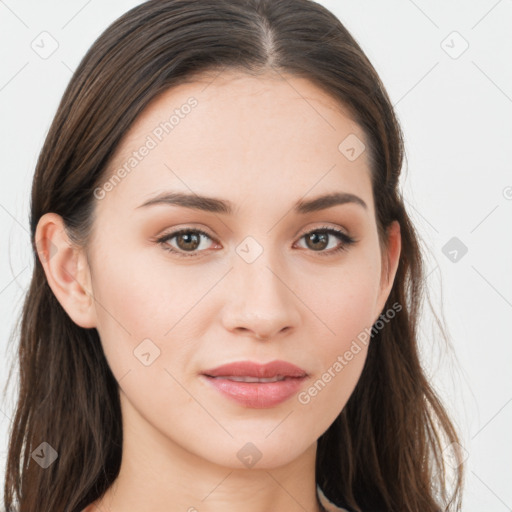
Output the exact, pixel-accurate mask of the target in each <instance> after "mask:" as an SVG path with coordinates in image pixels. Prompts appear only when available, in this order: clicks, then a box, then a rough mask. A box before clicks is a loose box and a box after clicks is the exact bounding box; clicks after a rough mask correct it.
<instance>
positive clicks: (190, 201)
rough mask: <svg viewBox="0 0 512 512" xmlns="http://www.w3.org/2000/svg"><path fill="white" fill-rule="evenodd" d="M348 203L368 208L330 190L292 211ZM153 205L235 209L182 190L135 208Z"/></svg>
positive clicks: (355, 198) (215, 210)
mask: <svg viewBox="0 0 512 512" xmlns="http://www.w3.org/2000/svg"><path fill="white" fill-rule="evenodd" d="M348 203H351V204H358V205H360V206H362V207H363V208H364V209H365V210H366V209H368V206H367V204H366V203H365V202H364V201H363V200H362V199H361V198H360V197H359V196H356V195H354V194H350V193H348V192H332V193H330V194H324V195H321V196H318V197H315V198H314V199H309V200H307V201H303V200H299V201H297V202H296V203H295V205H294V211H295V213H298V214H307V213H311V212H316V211H320V210H325V209H327V208H331V207H333V206H337V205H340V204H348ZM154 205H173V206H182V207H184V208H191V209H193V210H202V211H205V212H212V213H224V214H226V215H232V214H233V213H234V211H235V208H234V204H233V203H232V202H231V201H228V200H225V199H218V198H216V197H206V196H199V195H197V194H188V193H184V192H162V193H161V194H159V195H157V196H156V197H153V198H152V199H149V200H148V201H146V202H145V203H143V204H141V205H140V206H138V207H137V209H138V208H145V207H148V206H154Z"/></svg>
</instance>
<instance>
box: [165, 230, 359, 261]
mask: <svg viewBox="0 0 512 512" xmlns="http://www.w3.org/2000/svg"><path fill="white" fill-rule="evenodd" d="M184 233H199V234H201V235H204V236H206V237H207V238H209V239H210V240H213V241H214V242H216V240H215V239H213V238H212V237H211V236H210V235H209V234H208V233H206V232H205V231H203V230H201V229H197V228H194V229H192V228H185V229H180V230H178V231H174V232H172V233H168V234H166V235H163V236H162V237H160V238H157V239H156V242H158V243H159V244H161V245H162V246H163V249H164V250H166V251H168V252H171V253H173V254H176V255H177V256H178V257H184V258H189V257H191V258H195V257H197V253H194V252H192V253H187V252H182V251H179V250H177V249H175V248H173V247H171V246H170V245H169V244H166V242H167V241H169V240H172V239H173V238H174V237H176V236H179V235H182V234H184ZM312 233H324V234H325V233H327V234H330V235H334V236H336V237H337V238H338V239H340V241H341V242H342V243H341V245H340V246H339V247H337V248H335V249H331V250H330V251H312V252H317V253H318V254H319V255H320V256H333V255H335V254H338V253H340V252H341V251H346V250H348V247H349V246H351V245H353V244H355V243H356V242H357V240H356V239H354V238H352V237H351V236H349V235H347V234H346V233H344V232H343V231H340V230H338V229H335V228H332V227H329V226H323V227H321V228H317V229H313V230H312V231H308V232H307V233H304V234H303V235H302V236H301V237H300V238H299V240H300V239H302V238H304V237H305V236H307V235H310V234H312ZM200 252H201V251H200Z"/></svg>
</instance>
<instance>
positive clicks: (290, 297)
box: [222, 252, 300, 341]
mask: <svg viewBox="0 0 512 512" xmlns="http://www.w3.org/2000/svg"><path fill="white" fill-rule="evenodd" d="M290 275H291V274H290V272H287V271H285V270H283V269H282V268H281V266H279V265H277V264H276V263H275V261H274V262H272V261H271V260H270V258H267V257H265V252H263V254H262V255H261V256H260V257H259V258H258V259H257V260H256V261H254V262H252V263H247V262H246V261H244V260H242V259H240V260H238V261H236V262H235V265H234V268H233V270H232V271H231V272H230V275H229V277H228V279H229V280H230V281H229V283H228V287H229V293H228V295H227V296H228V299H227V300H226V304H225V305H224V308H223V315H222V321H223V324H224V327H225V328H226V329H227V330H229V331H230V332H233V333H235V334H238V335H250V336H253V337H255V338H256V339H258V340H261V341H264V340H265V341H266V340H272V339H275V338H277V337H279V336H280V335H284V333H287V334H289V333H290V332H291V331H293V330H295V329H296V328H297V326H298V325H299V323H300V312H299V310H298V302H300V301H299V300H298V299H297V297H296V296H295V294H294V293H293V291H292V290H293V283H291V282H290V281H291V280H292V278H291V277H290Z"/></svg>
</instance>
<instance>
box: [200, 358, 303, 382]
mask: <svg viewBox="0 0 512 512" xmlns="http://www.w3.org/2000/svg"><path fill="white" fill-rule="evenodd" d="M202 373H203V375H206V376H208V377H257V378H260V379H266V378H272V377H275V376H282V377H306V376H307V373H306V372H305V370H303V369H302V368H299V367H298V366H295V365H294V364H292V363H288V362H287V361H279V360H276V361H271V362H269V363H266V364H259V363H255V362H253V361H238V362H235V363H229V364H223V365H222V366H218V367H217V368H212V369H211V370H205V371H203V372H202Z"/></svg>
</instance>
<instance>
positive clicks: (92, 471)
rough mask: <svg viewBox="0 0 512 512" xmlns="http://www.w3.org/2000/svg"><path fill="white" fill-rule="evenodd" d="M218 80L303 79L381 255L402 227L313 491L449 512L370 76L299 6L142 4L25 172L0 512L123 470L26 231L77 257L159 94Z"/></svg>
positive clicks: (391, 125)
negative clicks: (333, 107) (48, 217)
mask: <svg viewBox="0 0 512 512" xmlns="http://www.w3.org/2000/svg"><path fill="white" fill-rule="evenodd" d="M224 69H237V70H241V71H243V72H246V73H249V74H253V75H258V74H259V73H264V72H265V71H269V70H270V71H277V72H280V73H281V72H286V73H289V74H292V75H295V76H300V77H305V78H307V79H309V80H310V81H312V82H313V83H314V84H315V85H317V86H318V87H320V88H321V89H322V90H324V91H326V92H327V93H328V94H330V95H331V96H332V97H333V98H335V99H336V100H338V101H339V104H340V105H343V106H344V107H345V108H348V109H349V111H350V112H351V114H352V116H353V118H354V120H355V121H356V122H357V123H359V125H360V126H361V127H362V129H363V130H364V132H365V134H366V137H367V140H368V147H367V150H368V151H369V155H370V156H371V178H372V190H373V196H374V201H375V207H376V221H377V226H378V231H379V237H380V241H381V247H385V244H386V228H387V227H388V226H389V225H390V223H391V222H392V221H393V220H398V222H399V223H400V226H401V236H402V250H401V255H400V261H399V266H398V270H397V274H396V278H395V282H394V285H393V288H392V290H391V294H390V296H389V298H388V302H387V305H386V309H387V307H391V305H392V304H395V303H398V304H400V305H402V310H401V311H400V313H399V314H397V315H396V317H395V318H393V320H391V321H389V322H388V323H387V324H386V325H385V327H384V328H382V329H378V330H377V332H376V333H375V334H374V336H373V337H372V342H371V343H370V345H369V348H368V355H367V360H366V363H365V366H364V369H363V372H362V375H361V377H360V380H359V382H358V384H357V386H356V388H355V390H354V392H353V394H352V395H351V397H350V399H349V401H348V403H347V404H346V406H345V408H344V409H343V411H342V412H341V413H340V415H339V416H338V417H337V418H336V420H335V421H334V423H333V424H332V425H331V426H330V427H329V428H328V430H327V431H326V432H325V433H324V434H323V435H322V436H321V437H320V438H319V440H318V451H317V461H316V479H317V483H318V484H319V485H320V487H321V488H322V489H323V491H324V492H325V494H326V495H327V497H328V498H329V499H331V500H332V501H334V502H335V503H337V504H338V505H340V506H345V507H348V508H352V509H353V510H354V511H365V510H371V511H377V510H379V511H400V512H406V511H410V512H418V511H422V512H437V511H439V510H460V502H461V497H462V487H463V465H462V464H461V465H458V466H456V468H455V479H454V483H453V485H448V483H447V476H446V471H445V463H444V460H443V453H442V452H443V449H444V448H445V447H446V446H449V445H453V446H457V445H456V444H454V443H457V442H458V437H457V433H456V430H455V428H454V426H453V424H452V423H451V421H450V419H449V417H448V415H447V413H446V411H445V409H444V408H443V405H442V403H441V402H440V400H439V398H438V397H437V396H436V393H435V392H434V390H433V388H432V387H431V385H430V384H429V382H428V380H427V378H426V376H425V374H424V371H423V369H422V365H421V363H420V358H419V351H418V346H417V331H418V326H417V324H418V321H419V314H420V313H421V305H422V300H423V295H424V292H425V290H424V285H425V276H424V273H423V261H422V254H421V251H420V244H419V241H420V239H419V237H418V234H417V233H416V232H415V229H414V227H413V225H412V223H411V221H410V218H409V216H408V214H407V213H406V209H405V206H404V201H403V198H402V196H401V193H400V190H399V183H398V182H399V176H400V172H401V168H402V163H403V162H402V160H403V158H404V142H403V137H402V132H401V128H400V126H399V123H398V121H397V118H396V117H395V113H394V111H393V107H392V104H391V102H390V99H389V97H388V95H387V93H386V91H385V89H384V86H383V85H382V83H381V81H380V79H379V77H378V75H377V73H376V71H375V69H374V68H373V66H372V64H371V63H370V62H369V60H368V58H367V57H366V55H365V54H364V53H363V51H362V49H361V48H360V47H359V45H358V44H357V43H356V41H355V40H354V38H353V37H352V36H351V35H350V33H349V32H348V31H347V30H346V28H345V27H344V26H343V25H342V23H341V22H340V20H339V19H337V18H336V17H335V16H334V15H333V14H332V13H331V12H329V11H328V10H327V9H326V8H324V7H322V6H321V5H319V4H317V3H315V2H313V1H311V0H194V1H193V2H191V1H189V0H150V1H148V2H145V3H143V4H141V5H139V6H137V7H135V8H133V9H131V10H130V11H128V12H127V13H126V14H124V15H123V16H122V17H120V18H119V19H118V20H116V21H115V22H114V23H112V24H111V25H110V26H109V27H108V28H107V29H106V30H105V31H104V32H103V34H101V35H100V37H99V38H98V39H97V40H96V41H95V43H94V44H93V45H92V47H91V48H90V49H89V51H88V52H87V54H86V55H85V57H84V58H83V60H82V61H81V62H80V65H79V66H78V68H77V70H76V71H75V73H74V74H73V77H72V79H71V81H70V83H69V85H68V87H67V89H66V91H65V93H64V95H63V98H62V100H61V103H60V105H59V107H58V110H57V112H56V115H55V118H54V120H53V123H52V125H51V128H50V130H49V133H48V135H47V137H46V140H45V143H44V146H43V148H42V151H41V153H40V156H39V159H38V161H37V167H36V170H35V175H34V179H33V186H32V196H31V212H30V227H31V236H32V249H33V257H34V269H33V276H32V280H31V283H30V288H29V290H28V293H27V295H26V299H25V302H24V305H23V310H22V314H21V321H20V322H19V327H18V329H19V333H17V335H18V334H19V348H18V353H17V362H18V364H19V394H18V401H17V405H16V409H15V416H14V418H13V421H12V424H11V427H10V437H9V450H8V457H7V465H6V480H5V487H4V493H5V494H4V505H5V508H6V511H7V512H11V511H14V510H16V511H18V512H42V511H44V512H56V511H70V512H79V511H80V510H81V509H82V508H84V507H85V506H86V505H88V504H90V503H92V502H93V501H94V500H96V499H97V498H98V497H99V496H101V495H102V494H103V493H104V492H105V491H106V489H107V488H108V487H109V486H110V485H111V484H112V483H113V481H114V480H115V478H116V476H117V474H118V471H119V468H120V461H121V448H122V429H121V408H120V400H119V394H118V386H117V382H116V380H115V378H114V376H113V374H112V373H111V371H110V368H109V366H108V364H107V361H106V359H105V356H104V353H103V350H102V346H101V343H100V339H99V336H98V332H97V331H96V329H85V328H81V327H79V326H78V325H76V324H75V323H74V322H73V321H72V320H71V319H70V318H69V316H68V315H67V314H66V312H65V311H64V309H63V308H62V307H61V305H60V303H59V302H58V300H57V299H56V298H55V296H54V294H53V292H52V290H51V288H50V287H49V285H48V283H47V280H46V277H45V273H44V270H43V267H42V265H41V262H40V261H39V258H38V253H37V243H38V241H37V240H35V232H36V226H37V224H38V221H39V219H40V218H41V216H42V215H43V214H45V213H47V212H55V213H57V214H59V215H60V216H62V218H63V219H64V221H65V225H66V228H67V231H68V233H69V236H70V237H71V238H72V240H73V241H74V242H75V243H77V244H80V245H81V246H83V247H87V244H88V241H89V234H90V232H91V226H92V224H93V221H94V206H95V197H94V190H95V188H96V187H98V186H100V185H102V184H103V183H104V182H105V180H106V174H107V170H108V165H109V162H110V159H111V157H112V155H113V153H114V151H115V149H116V147H117V146H118V145H119V143H120V141H121V139H122V137H123V134H125V133H126V132H127V130H128V129H129V128H130V126H131V125H132V123H133V122H134V120H135V119H136V118H137V116H138V115H139V114H140V113H141V112H142V111H143V110H144V108H145V107H146V106H147V105H148V103H149V102H150V101H151V100H152V99H154V98H155V97H156V96H157V95H158V94H159V93H161V92H163V91H164V90H166V89H169V88H171V87H173V86H174V85H178V84H180V83H183V82H185V81H190V80H192V79H193V75H194V74H196V73H201V72H205V71H218V72H222V70H224ZM340 142H341V141H340ZM11 371H12V368H11ZM43 442H45V443H48V444H49V445H50V446H51V447H52V448H54V449H55V450H56V451H57V453H58V458H57V460H55V462H54V463H53V464H51V465H49V466H48V467H47V468H45V469H43V468H42V467H41V465H40V464H37V463H36V462H35V459H34V458H33V457H32V453H33V452H34V450H36V449H38V450H41V446H40V445H41V443H43ZM45 447H46V445H43V448H45ZM41 453H43V452H41Z"/></svg>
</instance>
